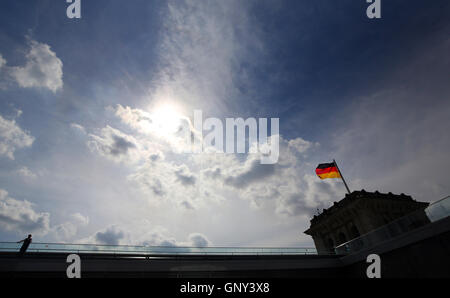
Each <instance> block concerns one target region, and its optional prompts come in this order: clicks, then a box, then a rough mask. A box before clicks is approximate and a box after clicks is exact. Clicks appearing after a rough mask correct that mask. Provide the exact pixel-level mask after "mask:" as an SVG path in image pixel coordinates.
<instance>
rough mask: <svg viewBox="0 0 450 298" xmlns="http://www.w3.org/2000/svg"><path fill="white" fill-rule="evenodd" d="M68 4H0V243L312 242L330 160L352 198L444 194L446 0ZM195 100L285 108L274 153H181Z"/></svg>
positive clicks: (260, 112)
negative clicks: (272, 156) (322, 173)
mask: <svg viewBox="0 0 450 298" xmlns="http://www.w3.org/2000/svg"><path fill="white" fill-rule="evenodd" d="M68 5H69V4H67V3H66V1H63V0H58V1H56V0H36V1H25V0H19V1H18V0H4V1H1V3H0V241H17V240H20V239H23V238H25V236H26V235H27V234H29V233H32V234H33V239H34V241H35V242H63V243H98V244H116V245H162V246H174V245H177V246H236V247H311V246H313V242H312V239H311V238H310V237H309V236H307V235H305V234H304V233H303V231H305V230H306V229H307V228H308V227H309V220H310V219H311V217H312V216H313V215H314V214H317V212H318V210H319V212H320V211H321V210H323V209H324V208H328V207H330V206H331V205H332V204H333V202H335V201H339V200H341V199H342V198H343V197H344V196H345V193H346V190H345V187H344V185H343V183H342V182H341V181H340V180H338V179H327V180H320V179H319V178H318V177H317V176H316V175H315V172H314V170H315V168H316V166H317V165H318V164H319V163H326V162H331V161H332V160H333V159H336V161H337V162H338V164H339V167H340V169H341V170H342V173H343V175H344V177H345V178H346V180H347V183H348V185H349V187H350V188H351V189H352V190H361V189H365V190H366V191H375V190H378V191H380V192H393V193H397V194H400V193H405V194H408V195H411V196H412V197H413V198H414V199H416V200H418V201H426V202H432V201H436V200H438V199H440V198H443V197H445V196H447V195H450V184H449V183H448V181H449V179H448V170H447V169H449V168H450V157H449V154H448V153H449V149H448V148H450V135H449V133H448V131H449V130H450V117H449V115H450V84H449V83H450V75H449V74H450V55H449V53H450V39H449V37H450V34H449V33H450V18H449V17H448V16H449V13H450V2H449V1H447V0H435V1H424V0H409V1H407V0H390V1H386V0H382V8H381V9H382V11H381V19H369V18H367V16H366V9H367V6H368V4H367V3H366V1H363V0H359V1H354V0H342V1H331V0H316V1H306V0H297V1H288V0H282V1H274V0H270V1H269V0H259V1H256V0H240V1H237V0H229V1H218V0H217V1H212V0H211V1H209V0H202V1H200V0H167V1H163V0H151V1H150V0H133V1H127V2H125V1H119V0H96V1H86V0H82V1H81V16H82V17H81V19H76V18H73V19H69V18H68V17H67V15H66V9H67V7H68ZM194 110H201V111H202V112H203V117H204V118H205V119H206V118H210V117H214V118H218V119H222V120H223V121H225V119H226V118H244V119H247V118H250V117H252V118H256V119H259V118H267V119H270V118H279V123H280V129H279V134H277V135H272V136H271V138H272V140H275V139H276V140H278V141H279V146H280V149H279V151H280V154H279V159H278V162H277V163H275V164H261V163H260V162H259V156H258V154H248V153H246V154H224V153H214V152H203V153H197V154H189V153H185V152H182V150H180V149H181V146H182V145H180V143H179V136H178V135H177V128H178V125H179V123H180V121H186V122H188V123H192V122H193V115H194ZM269 135H270V133H269ZM225 141H227V140H226V139H225Z"/></svg>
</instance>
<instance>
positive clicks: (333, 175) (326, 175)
mask: <svg viewBox="0 0 450 298" xmlns="http://www.w3.org/2000/svg"><path fill="white" fill-rule="evenodd" d="M317 176H319V177H320V179H327V178H341V175H340V174H339V172H330V173H323V174H319V175H317Z"/></svg>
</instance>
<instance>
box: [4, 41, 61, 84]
mask: <svg viewBox="0 0 450 298" xmlns="http://www.w3.org/2000/svg"><path fill="white" fill-rule="evenodd" d="M26 59H27V61H26V64H25V66H23V67H10V68H9V72H10V74H11V76H12V77H13V78H14V79H15V80H16V81H17V83H18V84H19V86H21V87H24V88H30V87H41V88H47V89H50V90H51V91H53V92H56V91H58V90H60V89H62V87H63V63H62V61H61V60H60V59H59V58H58V57H57V56H56V54H55V52H53V51H52V50H51V48H50V46H49V45H47V44H44V43H39V42H37V41H34V40H31V41H30V51H29V52H28V53H27V55H26Z"/></svg>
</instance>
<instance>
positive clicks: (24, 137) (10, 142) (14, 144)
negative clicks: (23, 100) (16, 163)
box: [0, 115, 34, 160]
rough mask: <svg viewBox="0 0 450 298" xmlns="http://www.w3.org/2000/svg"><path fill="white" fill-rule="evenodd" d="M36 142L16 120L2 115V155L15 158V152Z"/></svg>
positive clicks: (0, 138)
mask: <svg viewBox="0 0 450 298" xmlns="http://www.w3.org/2000/svg"><path fill="white" fill-rule="evenodd" d="M33 142H34V137H32V136H31V135H30V134H29V133H28V132H27V131H24V130H22V129H21V128H20V127H19V126H18V125H17V124H16V121H15V120H7V119H5V118H3V117H2V116H1V115H0V155H5V156H7V157H8V158H9V159H12V160H14V152H15V151H16V150H17V149H20V148H26V147H30V146H31V145H32V144H33Z"/></svg>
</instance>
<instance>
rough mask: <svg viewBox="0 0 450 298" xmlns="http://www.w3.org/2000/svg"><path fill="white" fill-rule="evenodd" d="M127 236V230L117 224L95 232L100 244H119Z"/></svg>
mask: <svg viewBox="0 0 450 298" xmlns="http://www.w3.org/2000/svg"><path fill="white" fill-rule="evenodd" d="M124 238H125V232H124V231H123V230H121V229H120V228H119V227H117V226H116V225H113V226H110V227H108V228H107V229H105V230H104V231H100V232H97V233H96V234H95V240H96V243H98V244H107V245H119V243H120V241H121V240H122V239H124Z"/></svg>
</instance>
